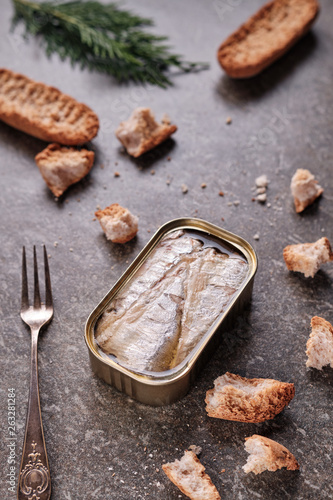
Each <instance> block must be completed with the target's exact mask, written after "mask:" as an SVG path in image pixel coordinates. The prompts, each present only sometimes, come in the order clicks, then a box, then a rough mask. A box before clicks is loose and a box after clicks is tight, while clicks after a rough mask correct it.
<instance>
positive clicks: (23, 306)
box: [21, 247, 29, 310]
mask: <svg viewBox="0 0 333 500" xmlns="http://www.w3.org/2000/svg"><path fill="white" fill-rule="evenodd" d="M28 307H29V295H28V276H27V260H26V257H25V247H23V250H22V295H21V309H22V310H25V309H28Z"/></svg>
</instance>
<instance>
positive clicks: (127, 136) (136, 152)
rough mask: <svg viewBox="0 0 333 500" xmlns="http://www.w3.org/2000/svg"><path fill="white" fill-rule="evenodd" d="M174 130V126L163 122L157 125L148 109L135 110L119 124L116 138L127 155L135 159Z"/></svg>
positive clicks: (166, 137) (175, 128)
mask: <svg viewBox="0 0 333 500" xmlns="http://www.w3.org/2000/svg"><path fill="white" fill-rule="evenodd" d="M176 130H177V127H176V125H170V124H169V123H166V122H165V121H164V122H162V123H161V124H159V123H157V122H156V121H155V118H154V115H153V114H152V112H151V110H150V109H149V108H137V109H135V110H134V111H133V113H132V115H131V116H130V118H129V119H128V120H126V121H124V122H121V123H120V125H119V127H118V128H117V130H116V137H117V138H118V139H119V141H120V142H121V143H122V145H123V146H124V147H125V149H126V151H127V153H128V154H129V155H131V156H134V158H137V157H138V156H140V155H142V154H143V153H145V152H146V151H149V150H150V149H152V148H154V147H155V146H157V145H158V144H161V142H163V141H165V140H166V139H168V137H170V135H171V134H173V133H174V132H176Z"/></svg>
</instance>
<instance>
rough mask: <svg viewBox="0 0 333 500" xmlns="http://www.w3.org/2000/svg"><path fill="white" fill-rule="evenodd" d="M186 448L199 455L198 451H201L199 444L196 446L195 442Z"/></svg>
mask: <svg viewBox="0 0 333 500" xmlns="http://www.w3.org/2000/svg"><path fill="white" fill-rule="evenodd" d="M188 449H189V450H191V451H193V452H194V453H195V454H196V455H200V453H201V452H202V448H201V446H197V445H195V444H191V446H189V447H188Z"/></svg>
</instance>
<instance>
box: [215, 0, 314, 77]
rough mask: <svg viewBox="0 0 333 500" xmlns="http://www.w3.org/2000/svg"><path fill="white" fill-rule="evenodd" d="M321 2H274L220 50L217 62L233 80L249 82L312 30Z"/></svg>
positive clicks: (300, 0) (296, 0) (226, 41)
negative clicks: (246, 79) (238, 79)
mask: <svg viewBox="0 0 333 500" xmlns="http://www.w3.org/2000/svg"><path fill="white" fill-rule="evenodd" d="M318 13H319V4H318V2H317V0H274V1H273V2H269V3H267V4H266V5H264V6H263V7H262V8H261V9H260V10H259V11H258V12H257V13H256V14H254V16H252V17H251V18H250V19H248V20H247V21H246V22H245V24H243V25H242V26H240V28H238V30H236V31H235V32H234V33H233V34H232V35H230V36H229V37H228V38H227V39H226V40H225V41H224V42H223V43H222V45H221V46H220V48H219V50H218V53H217V59H218V61H219V63H220V65H221V66H222V68H223V69H224V70H225V71H226V73H227V74H228V75H229V76H231V77H232V78H249V77H252V76H255V75H257V74H258V73H260V72H261V71H262V70H263V69H264V68H266V67H267V66H269V65H270V64H272V63H273V62H274V61H276V60H277V59H279V58H280V57H281V56H282V55H283V54H285V53H286V52H287V51H288V50H289V49H290V48H291V47H292V46H293V45H294V44H295V43H296V42H297V40H299V39H300V38H301V37H302V36H303V35H304V34H305V33H306V32H307V31H308V30H309V29H310V27H311V25H312V24H313V22H314V21H315V19H316V17H317V15H318Z"/></svg>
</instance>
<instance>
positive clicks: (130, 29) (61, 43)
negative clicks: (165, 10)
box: [13, 0, 207, 88]
mask: <svg viewBox="0 0 333 500" xmlns="http://www.w3.org/2000/svg"><path fill="white" fill-rule="evenodd" d="M13 3H14V8H15V13H14V17H13V28H15V27H16V25H17V24H18V23H20V22H23V23H24V25H25V36H28V35H29V34H30V35H38V36H40V37H41V38H42V39H43V41H44V45H45V48H46V53H47V55H48V56H50V55H52V54H54V53H57V54H58V55H59V56H60V58H61V59H62V60H65V59H69V60H70V61H71V63H72V65H76V64H78V65H79V66H80V67H81V68H82V69H83V68H88V69H89V70H91V71H92V70H95V71H99V72H102V73H107V74H109V75H112V76H114V77H115V78H116V79H117V80H118V81H120V82H124V81H129V80H134V81H135V82H141V83H151V84H154V85H158V86H160V87H164V88H165V87H167V86H168V85H171V81H170V79H169V78H168V76H167V73H168V70H170V68H171V67H176V68H178V70H180V71H183V72H190V71H198V70H201V69H205V68H207V64H204V63H191V62H186V61H183V59H182V57H181V56H179V55H177V54H172V53H170V51H169V50H170V48H169V46H167V45H165V44H164V43H163V42H165V41H166V40H167V37H165V36H156V35H153V34H151V33H149V32H147V31H146V30H145V29H143V28H144V27H148V26H152V25H153V21H152V20H151V19H147V18H143V17H139V16H136V15H134V14H132V13H131V12H129V11H127V10H123V9H120V8H119V7H118V5H117V4H115V3H109V4H101V3H100V2H97V1H78V0H76V1H70V2H65V3H58V2H53V1H49V2H41V3H37V2H31V1H28V0H13Z"/></svg>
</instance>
